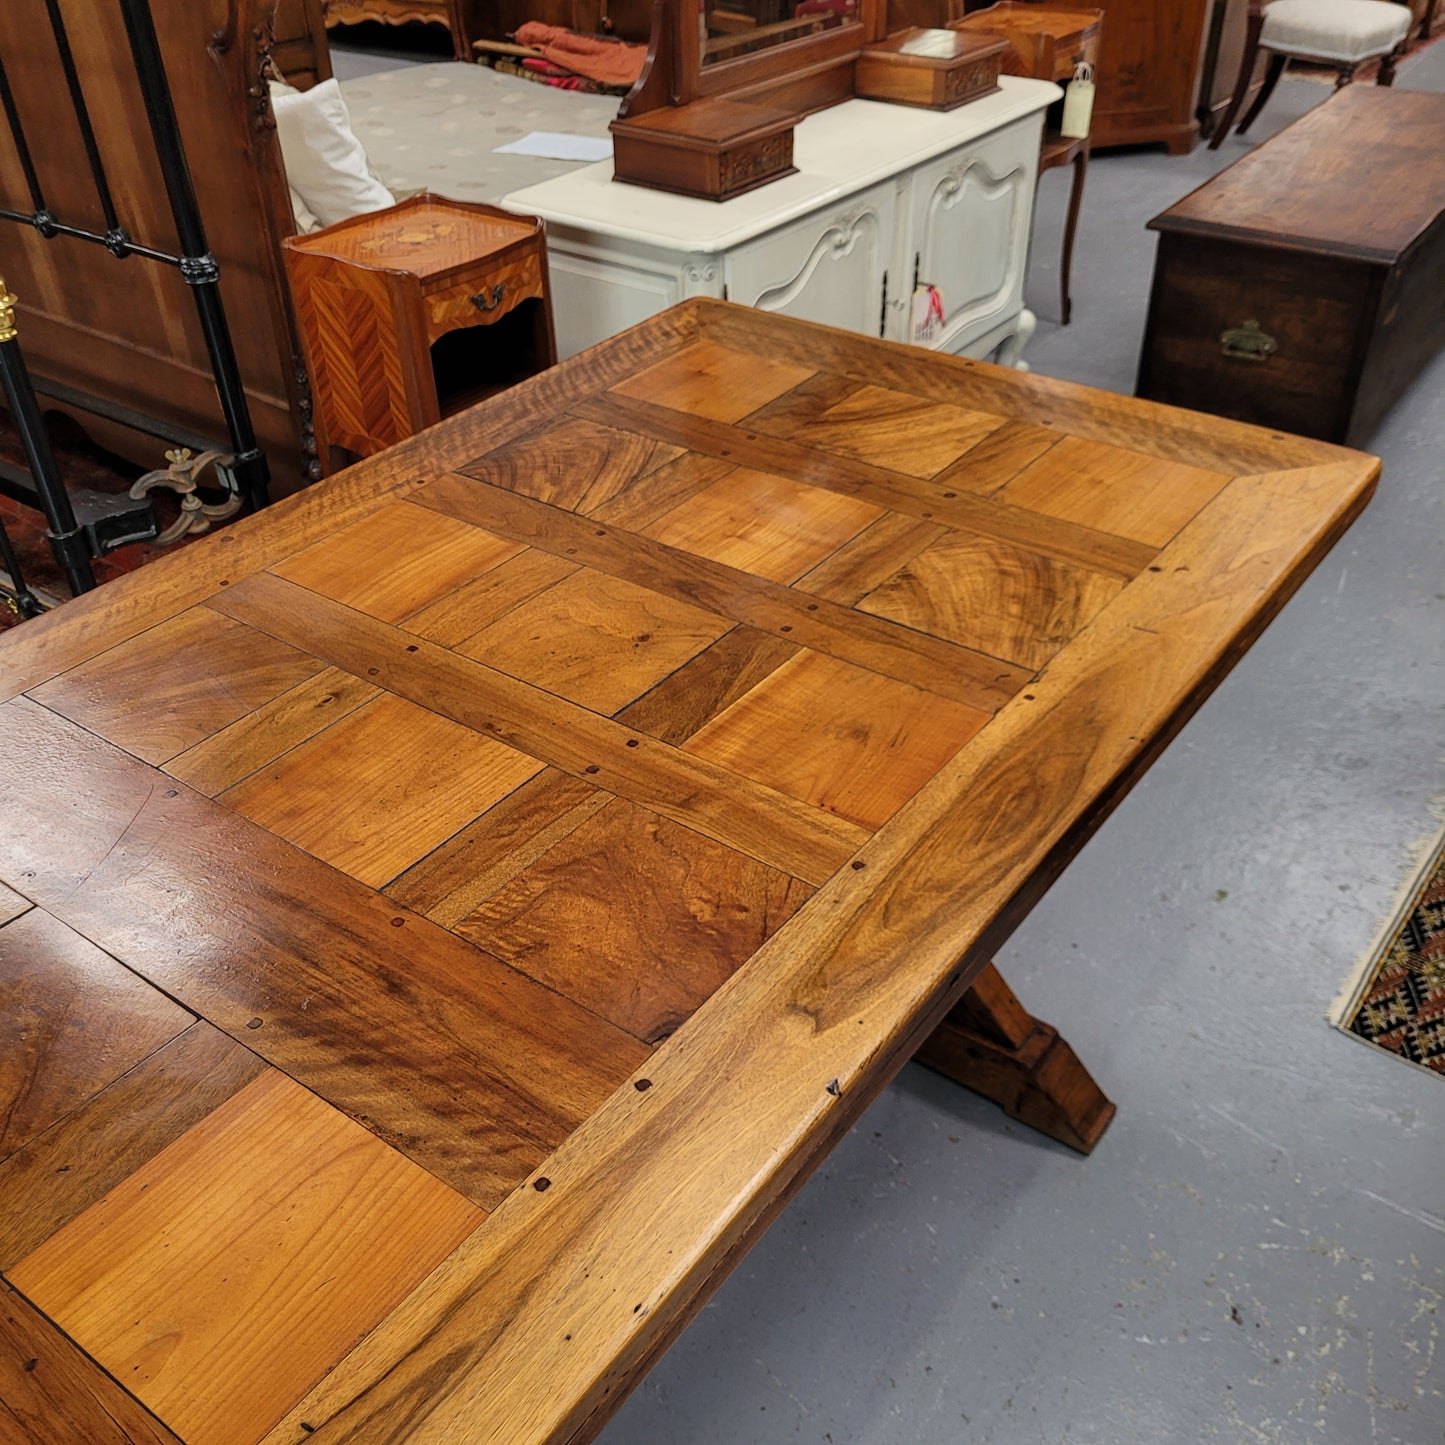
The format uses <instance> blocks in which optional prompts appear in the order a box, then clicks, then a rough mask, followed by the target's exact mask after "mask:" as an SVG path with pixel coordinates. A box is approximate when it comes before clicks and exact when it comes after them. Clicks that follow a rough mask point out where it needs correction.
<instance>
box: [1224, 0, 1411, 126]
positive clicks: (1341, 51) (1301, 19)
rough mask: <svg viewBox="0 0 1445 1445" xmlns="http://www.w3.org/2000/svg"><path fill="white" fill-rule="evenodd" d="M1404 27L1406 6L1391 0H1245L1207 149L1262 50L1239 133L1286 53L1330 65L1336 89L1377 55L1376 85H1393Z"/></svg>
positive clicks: (1230, 119)
mask: <svg viewBox="0 0 1445 1445" xmlns="http://www.w3.org/2000/svg"><path fill="white" fill-rule="evenodd" d="M1409 29H1410V8H1409V6H1408V5H1397V4H1395V3H1394V0H1250V5H1249V29H1248V32H1247V34H1246V36H1245V42H1244V54H1243V55H1242V56H1241V57H1240V62H1239V78H1238V79H1237V80H1236V81H1235V82H1234V97H1233V99H1232V100H1231V101H1230V102H1229V109H1228V110H1227V111H1226V112H1225V114H1224V118H1223V120H1221V121H1220V122H1219V125H1218V127H1217V128H1216V130H1215V132H1214V139H1213V140H1211V141H1210V142H1209V148H1210V150H1218V149H1219V146H1220V144H1221V142H1222V141H1223V140H1224V137H1225V136H1226V135H1228V134H1229V128H1230V126H1232V125H1233V124H1234V117H1235V116H1236V115H1237V114H1238V113H1239V107H1240V106H1241V105H1242V104H1243V102H1244V96H1245V92H1246V91H1247V90H1248V89H1249V82H1250V79H1251V78H1252V77H1253V75H1254V66H1255V61H1256V60H1257V59H1258V57H1259V52H1260V51H1261V50H1263V51H1266V52H1268V54H1269V65H1268V68H1267V69H1266V71H1265V75H1264V85H1263V86H1262V87H1261V88H1260V92H1259V95H1258V97H1257V98H1256V100H1255V102H1254V104H1253V105H1252V106H1250V108H1249V111H1248V113H1247V114H1246V115H1245V117H1244V119H1243V120H1242V121H1240V123H1239V131H1238V134H1240V135H1243V134H1244V132H1245V131H1247V130H1248V129H1249V128H1250V126H1251V125H1252V124H1253V123H1254V119H1255V117H1256V116H1257V115H1258V114H1259V113H1260V111H1262V110H1263V109H1264V106H1265V102H1266V101H1268V99H1269V98H1270V96H1271V95H1272V94H1273V93H1274V88H1275V85H1276V84H1277V83H1278V81H1279V78H1280V76H1281V75H1282V74H1283V73H1284V67H1285V63H1286V62H1287V61H1288V60H1289V59H1290V57H1291V56H1294V57H1296V58H1298V59H1300V60H1313V61H1317V62H1319V63H1321V64H1324V65H1333V66H1334V67H1335V69H1336V71H1337V72H1338V79H1337V80H1336V82H1335V88H1336V89H1339V87H1340V86H1342V85H1348V84H1349V83H1350V81H1352V80H1353V79H1354V78H1355V72H1356V71H1357V70H1358V69H1359V68H1360V67H1361V66H1362V65H1363V64H1364V63H1365V62H1366V61H1367V60H1375V59H1379V61H1380V74H1379V78H1378V79H1377V81H1376V84H1377V85H1392V84H1393V83H1394V80H1395V53H1396V51H1397V50H1398V49H1399V48H1400V46H1401V44H1402V43H1403V41H1404V39H1405V36H1406V35H1407V34H1408V33H1409Z"/></svg>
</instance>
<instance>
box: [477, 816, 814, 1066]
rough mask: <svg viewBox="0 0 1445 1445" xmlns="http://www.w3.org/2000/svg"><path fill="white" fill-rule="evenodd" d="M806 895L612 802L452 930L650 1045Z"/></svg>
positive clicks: (750, 863) (685, 832)
mask: <svg viewBox="0 0 1445 1445" xmlns="http://www.w3.org/2000/svg"><path fill="white" fill-rule="evenodd" d="M812 891H813V890H812V889H811V888H809V887H807V886H806V885H804V884H801V883H799V882H798V881H797V880H796V879H793V878H789V877H788V876H787V875H786V874H783V873H779V872H777V871H776V870H774V869H771V868H768V867H766V866H765V865H764V864H762V863H758V862H756V861H755V860H754V859H752V858H748V857H745V856H743V855H742V854H739V853H734V852H732V851H731V850H729V849H727V848H723V847H721V846H720V845H719V844H717V843H714V842H712V841H711V840H710V839H708V838H704V837H703V836H702V835H701V834H700V833H694V832H692V831H691V830H690V829H687V828H680V827H678V825H677V824H676V823H670V822H668V821H667V819H665V818H659V817H658V816H657V815H656V814H655V813H649V812H647V810H646V809H643V808H639V807H636V806H635V805H634V804H631V803H625V802H622V801H621V800H620V799H619V800H616V801H614V802H612V803H610V804H608V806H607V807H606V808H604V809H602V811H601V812H599V813H597V814H596V815H595V816H594V817H592V818H590V819H589V820H588V821H586V822H584V823H583V824H582V826H581V827H579V828H577V829H576V830H575V831H573V832H570V833H569V834H568V835H567V836H566V837H565V838H564V839H563V840H562V841H561V842H559V843H558V844H557V846H556V847H555V848H553V849H551V850H550V851H549V852H548V853H546V854H544V855H543V856H542V857H541V858H539V859H538V860H537V862H536V863H535V864H534V865H533V866H532V867H530V868H528V869H527V870H526V872H524V873H522V874H520V875H519V876H518V877H516V878H515V879H513V880H512V881H511V882H509V883H508V884H507V885H506V886H505V887H504V888H502V889H501V890H500V891H499V892H498V893H496V894H495V895H494V896H493V897H491V898H489V899H488V900H487V901H486V902H485V903H482V904H481V905H480V906H479V907H477V908H476V909H475V910H473V912H471V913H470V914H468V915H467V916H466V917H465V918H463V919H462V920H461V921H460V922H459V923H458V924H457V925H456V928H457V932H458V933H460V934H462V935H463V936H464V937H466V938H471V939H474V940H475V941H476V942H477V943H479V944H481V945H482V946H483V947H484V948H486V949H488V950H489V951H491V952H492V953H495V954H496V955H497V956H498V957H500V958H505V959H506V960H507V961H508V962H509V963H512V964H515V965H516V966H517V967H518V968H520V969H522V970H523V971H524V972H525V973H529V974H531V976H532V977H533V978H536V979H539V980H540V981H541V982H542V983H545V984H547V985H548V986H549V987H551V988H555V989H556V990H557V992H558V993H562V994H566V996H567V997H568V998H572V999H576V1000H577V1002H578V1003H581V1004H583V1005H585V1006H586V1007H587V1008H590V1009H591V1010H592V1011H593V1012H594V1013H596V1014H600V1015H601V1016H602V1017H603V1018H605V1019H610V1020H611V1021H612V1022H613V1023H615V1024H617V1025H618V1027H619V1028H624V1029H626V1030H627V1031H628V1032H629V1033H631V1034H635V1035H636V1036H637V1037H638V1038H640V1039H643V1040H644V1041H646V1042H647V1043H656V1042H658V1041H659V1040H660V1039H662V1038H664V1037H666V1035H668V1034H670V1033H672V1032H673V1030H674V1029H676V1028H677V1026H678V1025H679V1024H680V1023H682V1021H683V1020H684V1019H685V1018H687V1017H688V1015H689V1014H691V1013H692V1011H693V1010H694V1009H695V1008H696V1007H697V1006H698V1005H699V1004H700V1003H702V1002H703V1000H704V999H706V998H707V997H708V996H709V995H710V994H711V993H712V992H713V990H714V989H715V988H717V986H718V985H719V984H720V983H722V982H723V980H724V979H726V978H727V977H728V975H729V974H731V973H732V972H733V970H734V969H736V968H737V967H738V966H739V965H740V964H742V963H745V962H746V961H747V960H748V958H749V957H751V955H752V954H753V953H755V952H756V951H757V950H758V949H759V948H760V947H761V946H762V945H763V943H765V942H766V941H767V939H768V937H769V935H770V934H772V933H773V932H774V931H775V930H776V929H777V928H778V927H779V926H780V925H781V924H783V923H785V922H787V920H788V919H789V918H790V917H791V916H792V915H793V913H794V912H795V911H796V910H797V909H798V907H799V906H800V905H801V904H802V903H803V902H804V901H805V900H806V899H807V898H808V897H809V896H810V895H811V894H812Z"/></svg>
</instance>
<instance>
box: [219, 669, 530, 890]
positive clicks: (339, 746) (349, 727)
mask: <svg viewBox="0 0 1445 1445" xmlns="http://www.w3.org/2000/svg"><path fill="white" fill-rule="evenodd" d="M541 767H542V765H541V763H539V762H538V761H537V760H536V759H535V758H529V757H527V756H526V755H525V754H523V753H519V752H517V751H515V750H514V749H512V748H508V747H503V746H502V744H501V743H497V742H493V741H491V740H490V739H489V738H484V737H479V736H478V735H477V734H476V733H475V732H473V731H471V730H470V729H469V728H464V727H460V726H459V725H458V724H456V723H454V722H452V721H451V720H450V719H449V718H444V717H439V716H438V715H437V714H436V713H434V712H428V711H427V710H426V709H425V708H422V707H417V706H416V704H415V703H411V702H407V701H406V700H405V699H403V698H399V697H381V698H378V699H377V700H376V701H375V702H370V703H367V704H366V705H365V706H364V707H361V708H359V709H357V711H356V712H354V713H352V714H351V715H350V716H348V717H345V718H343V719H342V720H341V721H340V722H338V723H337V724H336V725H335V726H334V727H332V728H330V729H328V730H327V731H326V732H324V733H322V734H321V735H320V736H319V737H317V738H315V739H313V740H312V741H311V742H309V743H305V744H303V745H302V746H301V747H299V748H296V749H294V750H293V751H292V752H289V753H287V754H286V756H285V757H283V758H282V759H281V760H280V761H279V762H277V763H275V764H274V765H272V766H270V767H267V768H263V769H262V770H261V771H260V772H257V773H254V774H253V775H252V776H251V777H250V778H248V779H247V780H246V781H245V782H243V783H239V784H237V785H236V786H235V787H234V788H231V789H229V790H228V791H226V792H224V793H222V794H221V801H222V802H223V803H225V804H226V806H227V807H228V808H234V809H235V810H236V811H237V812H238V813H244V814H245V815H246V816H247V817H248V818H251V819H252V820H254V821H255V822H257V823H260V824H261V826H262V827H263V828H269V829H270V830H271V832H273V833H276V834H278V835H279V836H280V837H282V838H285V839H286V840H287V841H288V842H291V843H295V844H296V845H297V846H298V847H300V848H305V849H306V851H307V852H308V853H314V854H315V855H316V856H317V857H318V858H322V859H324V860H325V861H326V862H328V863H330V864H333V865H334V866H335V867H337V868H340V869H341V870H342V872H343V873H349V874H351V876H352V877H353V878H356V879H359V880H360V881H361V882H362V883H369V884H370V885H371V886H372V887H374V888H379V887H380V886H381V885H382V884H383V883H386V882H388V881H389V880H391V879H392V878H395V877H396V875H397V874H398V873H400V872H401V871H402V870H403V869H405V868H406V867H408V866H409V865H410V864H412V863H415V862H416V860H417V859H418V858H420V857H422V856H424V855H425V854H427V853H429V852H431V850H432V849H433V848H435V847H436V846H437V844H438V843H440V842H442V841H443V840H444V839H446V838H449V837H450V836H451V835H452V834H453V833H455V832H456V831H457V829H458V828H461V827H463V826H464V825H465V824H467V823H469V822H471V820H472V819H473V818H475V817H476V816H477V814H478V813H481V812H483V811H484V810H485V809H486V808H488V807H490V806H491V804H493V803H495V802H496V801H497V800H498V799H500V798H504V797H506V795H507V794H508V793H510V792H511V791H512V789H513V788H516V787H519V786H520V785H521V784H522V783H525V782H526V781H527V779H528V778H530V777H531V776H532V775H533V774H534V773H537V772H539V771H540V770H541Z"/></svg>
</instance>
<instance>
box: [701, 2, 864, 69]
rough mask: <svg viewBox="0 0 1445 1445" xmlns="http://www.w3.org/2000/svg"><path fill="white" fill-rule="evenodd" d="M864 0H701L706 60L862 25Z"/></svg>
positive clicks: (714, 61)
mask: <svg viewBox="0 0 1445 1445" xmlns="http://www.w3.org/2000/svg"><path fill="white" fill-rule="evenodd" d="M858 5H859V0H699V5H698V41H699V45H700V47H701V54H702V63H703V64H704V65H716V64H717V63H718V62H719V61H722V60H736V59H737V58H738V57H739V56H740V55H751V54H753V53H754V52H755V51H758V50H767V49H770V48H771V47H772V46H774V45H785V44H787V42H788V41H790V40H802V39H805V38H806V37H808V36H810V35H821V34H822V33H823V32H824V31H825V30H835V29H837V28H838V27H840V26H843V25H856V24H858V19H859V17H858Z"/></svg>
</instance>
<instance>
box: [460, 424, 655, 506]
mask: <svg viewBox="0 0 1445 1445" xmlns="http://www.w3.org/2000/svg"><path fill="white" fill-rule="evenodd" d="M681 455H682V448H681V447H674V446H667V445H665V444H663V443H662V442H655V441H653V440H652V439H651V437H645V436H642V435H640V434H639V433H637V432H630V431H619V430H618V429H617V428H615V427H605V426H599V425H598V424H597V423H596V422H590V421H575V420H567V421H564V422H562V424H561V425H560V426H554V427H550V428H548V429H547V430H546V431H545V432H542V433H540V434H538V435H536V436H530V437H524V438H523V439H522V440H521V441H516V442H510V443H508V445H506V446H504V447H500V448H498V449H497V450H496V451H494V452H487V453H486V454H485V455H484V456H482V457H480V458H479V459H478V460H477V461H475V462H473V463H472V464H471V465H470V466H468V467H467V471H468V473H469V474H470V475H472V476H477V477H485V478H486V479H487V480H488V481H491V482H495V483H496V484H497V485H498V486H501V487H508V488H510V489H511V490H512V491H514V492H520V493H522V495H523V496H527V497H535V498H536V499H537V500H538V501H539V502H549V503H551V505H552V506H554V507H566V508H568V509H569V510H570V511H574V512H595V511H596V510H597V508H598V507H600V506H602V505H603V504H604V503H606V502H608V501H610V500H611V499H612V498H613V497H615V496H617V495H618V493H620V492H622V491H624V490H626V489H627V488H629V487H631V486H632V484H633V483H634V482H635V481H637V480H638V478H639V477H643V476H646V475H647V474H648V473H649V472H651V471H654V470H655V469H656V468H658V467H660V466H662V465H663V464H664V463H666V462H670V461H672V460H674V459H675V458H677V457H679V456H681Z"/></svg>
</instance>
